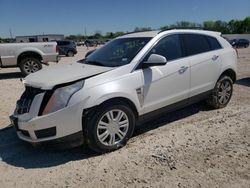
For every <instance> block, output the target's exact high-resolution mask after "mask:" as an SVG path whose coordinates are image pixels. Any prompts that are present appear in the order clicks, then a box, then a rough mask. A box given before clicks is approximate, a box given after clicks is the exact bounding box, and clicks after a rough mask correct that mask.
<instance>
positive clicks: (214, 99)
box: [207, 75, 233, 109]
mask: <svg viewBox="0 0 250 188" xmlns="http://www.w3.org/2000/svg"><path fill="white" fill-rule="evenodd" d="M232 94H233V81H232V79H231V78H230V77H229V76H225V75H224V76H222V77H221V78H220V79H219V80H218V81H217V83H216V85H215V87H214V89H213V91H212V94H211V96H210V97H209V98H208V100H207V103H208V105H209V106H212V107H213V108H215V109H219V108H224V107H225V106H227V104H228V103H229V101H230V99H231V97H232Z"/></svg>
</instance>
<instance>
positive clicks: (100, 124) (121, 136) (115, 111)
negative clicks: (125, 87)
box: [83, 104, 135, 153]
mask: <svg viewBox="0 0 250 188" xmlns="http://www.w3.org/2000/svg"><path fill="white" fill-rule="evenodd" d="M83 127H84V131H83V132H84V139H85V141H86V142H87V144H88V146H89V147H90V148H91V149H92V150H94V151H96V152H98V153H105V152H110V151H113V150H116V149H118V148H120V147H122V146H124V145H125V144H126V142H127V141H128V139H129V138H130V137H131V136H132V134H133V131H134V127H135V116H134V113H133V111H132V110H131V109H130V107H128V106H127V105H126V104H108V105H102V106H101V108H98V109H96V111H95V112H94V113H92V117H89V118H87V121H85V125H84V126H83Z"/></svg>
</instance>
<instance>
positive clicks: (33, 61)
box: [19, 57, 42, 76]
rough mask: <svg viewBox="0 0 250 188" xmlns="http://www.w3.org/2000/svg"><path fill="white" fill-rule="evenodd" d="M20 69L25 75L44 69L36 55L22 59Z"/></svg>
mask: <svg viewBox="0 0 250 188" xmlns="http://www.w3.org/2000/svg"><path fill="white" fill-rule="evenodd" d="M19 67H20V70H21V72H22V74H23V75H24V76H27V75H29V74H31V73H34V72H36V71H39V70H40V69H42V64H41V61H40V60H39V59H37V58H34V57H28V58H24V59H22V60H21V62H20V64H19Z"/></svg>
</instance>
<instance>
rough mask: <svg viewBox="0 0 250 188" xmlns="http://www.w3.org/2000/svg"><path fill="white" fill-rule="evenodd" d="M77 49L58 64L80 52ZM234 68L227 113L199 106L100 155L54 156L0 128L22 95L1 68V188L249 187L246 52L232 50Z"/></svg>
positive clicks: (13, 74) (10, 72) (12, 72)
mask: <svg viewBox="0 0 250 188" xmlns="http://www.w3.org/2000/svg"><path fill="white" fill-rule="evenodd" d="M78 51H79V52H80V53H79V54H78V55H77V56H76V57H74V58H66V57H65V58H62V59H61V62H60V63H67V62H70V61H72V60H74V59H80V58H81V57H83V56H84V53H85V52H86V50H85V49H84V47H82V48H80V49H79V50H78ZM238 62H239V70H238V74H239V75H238V81H237V83H236V84H235V85H234V95H233V97H232V100H231V102H230V103H229V105H228V106H227V107H226V108H224V109H220V110H212V109H210V108H208V107H207V106H206V105H205V104H204V103H199V104H195V105H192V106H189V107H187V108H185V109H182V110H179V111H177V112H174V113H170V114H167V115H165V116H164V117H162V118H160V119H155V120H152V121H150V122H148V123H145V124H143V125H141V126H140V127H139V128H138V129H137V130H136V132H135V135H134V137H133V138H132V139H131V140H130V141H129V142H128V144H127V146H126V147H124V148H122V149H120V150H118V151H115V152H112V153H108V154H105V155H100V156H96V155H95V154H94V153H93V152H91V151H90V150H89V149H88V148H86V147H79V148H74V149H71V150H66V151H56V150H54V149H39V148H33V147H32V146H31V145H29V144H26V143H24V142H22V141H20V140H19V139H18V138H17V136H16V135H15V132H14V130H13V128H5V127H7V126H8V125H9V120H8V115H9V114H10V113H11V112H12V111H13V108H14V105H15V101H16V100H17V98H18V97H19V96H20V94H21V92H22V91H23V86H22V84H21V82H20V81H19V78H20V74H19V73H18V72H19V70H18V69H2V70H0V96H1V98H0V129H1V130H0V187H1V188H2V187H3V188H5V187H250V48H248V49H240V50H239V61H238ZM51 66H53V65H51Z"/></svg>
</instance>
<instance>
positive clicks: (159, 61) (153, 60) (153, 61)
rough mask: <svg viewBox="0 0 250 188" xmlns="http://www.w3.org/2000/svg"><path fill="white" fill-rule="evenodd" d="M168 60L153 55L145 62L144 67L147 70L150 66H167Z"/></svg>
mask: <svg viewBox="0 0 250 188" xmlns="http://www.w3.org/2000/svg"><path fill="white" fill-rule="evenodd" d="M166 63H167V59H166V58H165V57H164V56H162V55H158V54H151V55H150V56H149V58H148V60H147V61H145V62H143V67H144V68H147V67H150V66H159V65H166Z"/></svg>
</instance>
